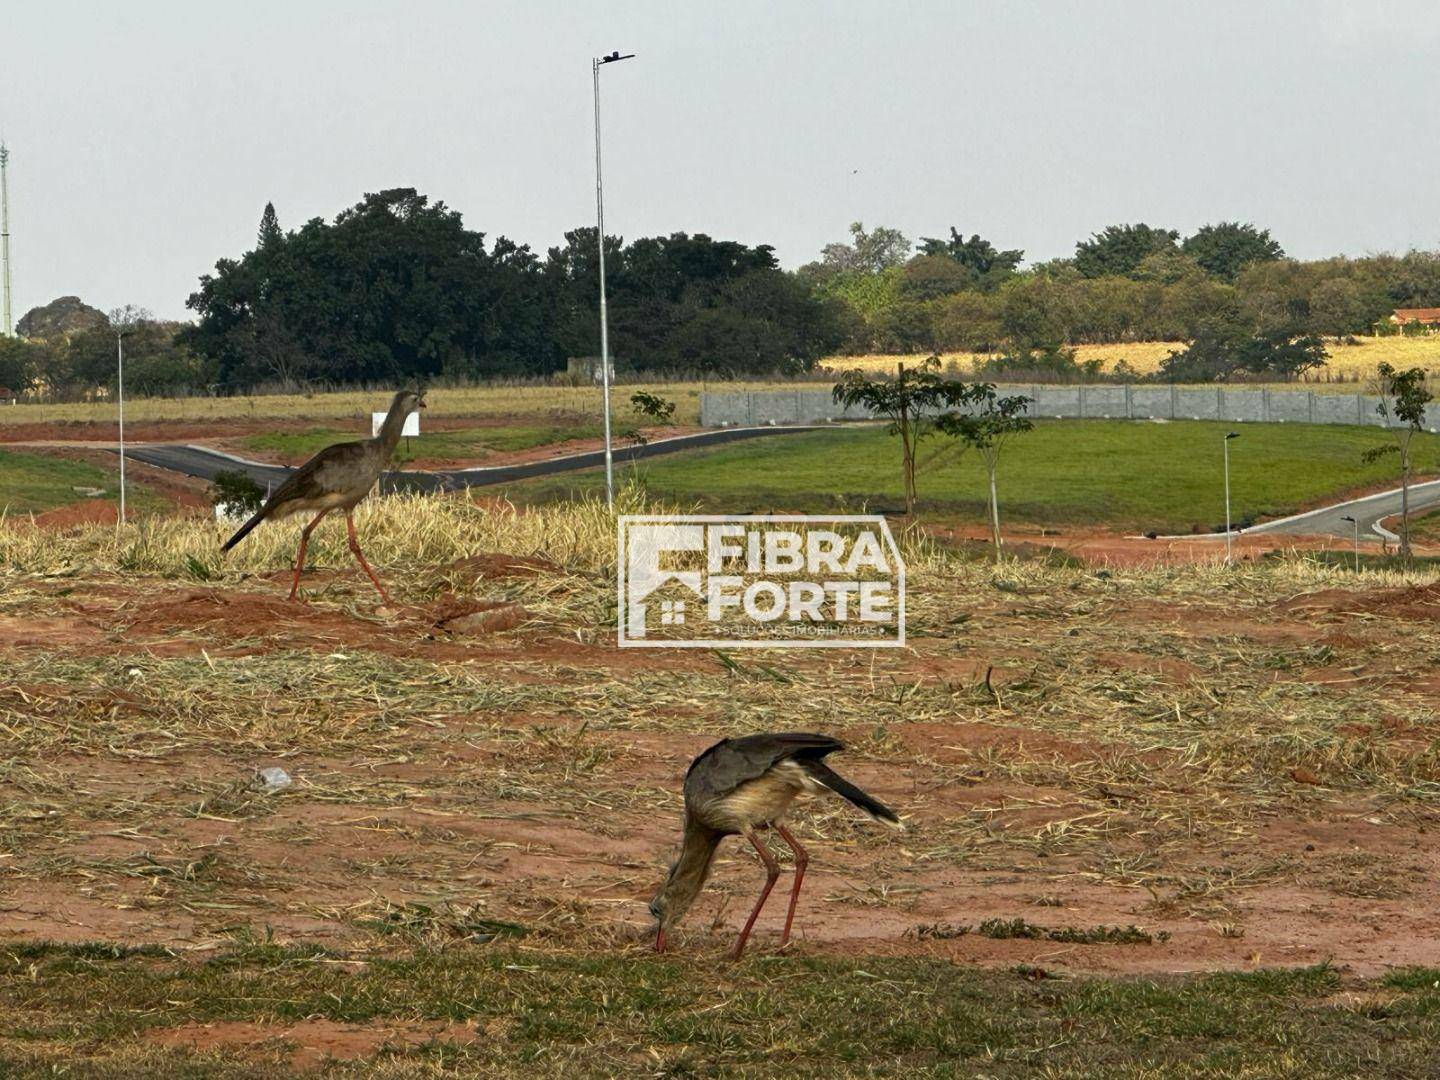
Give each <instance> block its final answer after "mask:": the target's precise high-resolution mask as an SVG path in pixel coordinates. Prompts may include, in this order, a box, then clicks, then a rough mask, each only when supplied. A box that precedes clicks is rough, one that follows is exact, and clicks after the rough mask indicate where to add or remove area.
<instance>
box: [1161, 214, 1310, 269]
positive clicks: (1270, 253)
mask: <svg viewBox="0 0 1440 1080" xmlns="http://www.w3.org/2000/svg"><path fill="white" fill-rule="evenodd" d="M1180 250H1181V251H1182V252H1184V253H1185V254H1186V255H1189V256H1190V257H1191V258H1192V259H1194V260H1195V261H1196V262H1197V263H1198V264H1199V265H1200V266H1201V267H1202V268H1203V269H1204V270H1205V271H1206V273H1209V274H1213V275H1214V276H1215V277H1217V278H1219V279H1220V280H1221V281H1229V282H1233V281H1234V280H1235V279H1236V278H1237V277H1238V276H1239V275H1240V271H1241V270H1242V269H1244V267H1245V266H1246V265H1247V264H1249V263H1253V262H1275V261H1277V260H1279V259H1283V258H1284V257H1285V249H1284V248H1282V247H1281V246H1280V245H1279V244H1278V243H1276V242H1275V241H1274V240H1272V239H1271V238H1270V230H1269V229H1257V228H1256V227H1255V226H1254V225H1249V224H1244V225H1242V224H1241V223H1240V222H1238V221H1222V222H1220V223H1219V224H1218V225H1205V226H1203V227H1201V228H1200V229H1199V230H1198V231H1197V232H1196V233H1195V235H1193V236H1188V237H1186V238H1185V242H1184V243H1183V244H1181V245H1180Z"/></svg>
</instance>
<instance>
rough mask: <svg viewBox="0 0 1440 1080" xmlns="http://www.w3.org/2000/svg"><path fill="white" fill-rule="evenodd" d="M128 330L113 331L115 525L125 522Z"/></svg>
mask: <svg viewBox="0 0 1440 1080" xmlns="http://www.w3.org/2000/svg"><path fill="white" fill-rule="evenodd" d="M128 333H130V331H129V330H116V331H115V390H116V394H115V397H116V401H117V403H118V404H119V406H120V519H119V520H118V521H117V522H116V527H117V528H118V527H119V526H121V525H123V524H125V335H126V334H128Z"/></svg>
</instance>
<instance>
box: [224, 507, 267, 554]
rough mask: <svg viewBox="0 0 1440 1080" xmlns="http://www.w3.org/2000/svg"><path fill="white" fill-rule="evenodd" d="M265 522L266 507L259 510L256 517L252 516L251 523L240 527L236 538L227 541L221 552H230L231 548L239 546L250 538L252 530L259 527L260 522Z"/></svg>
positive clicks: (248, 522)
mask: <svg viewBox="0 0 1440 1080" xmlns="http://www.w3.org/2000/svg"><path fill="white" fill-rule="evenodd" d="M264 520H265V508H264V507H261V508H260V509H259V510H257V511H256V512H255V514H254V516H252V517H251V518H250V520H249V521H247V522H245V524H244V525H241V526H240V528H239V529H238V530H237V531H236V533H235V535H234V536H232V537H230V539H229V540H226V541H225V543H224V544H223V545H221V547H220V550H221V551H229V550H230V549H231V548H233V547H234V546H235V545H236V544H238V543H239V542H240V541H241V540H244V539H245V537H247V536H249V535H250V530H251V529H253V528H255V526H256V525H259V524H260V522H262V521H264Z"/></svg>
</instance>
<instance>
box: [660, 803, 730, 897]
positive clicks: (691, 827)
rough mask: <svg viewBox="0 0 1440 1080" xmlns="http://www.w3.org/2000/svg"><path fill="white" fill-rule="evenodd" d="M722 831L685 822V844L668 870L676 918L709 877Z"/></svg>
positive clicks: (692, 822) (669, 886)
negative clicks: (669, 870) (670, 869)
mask: <svg viewBox="0 0 1440 1080" xmlns="http://www.w3.org/2000/svg"><path fill="white" fill-rule="evenodd" d="M721 836H722V834H720V833H718V832H715V831H714V830H713V829H707V828H705V827H704V826H702V825H699V824H697V823H696V822H694V821H687V822H686V823H685V845H684V847H682V848H681V849H680V858H679V859H677V860H676V861H675V868H674V870H672V871H671V873H670V880H669V882H668V883H667V886H666V887H667V889H668V890H669V892H670V903H671V910H672V911H674V912H675V913H676V916H675V917H676V918H678V917H679V915H680V914H683V913H684V911H685V910H686V909H687V908H689V906H690V904H691V902H692V901H693V900H694V899H695V897H696V896H697V895H699V893H700V890H701V889H702V888H703V887H704V885H705V879H706V878H707V877H709V876H710V864H711V863H712V862H713V861H714V859H715V849H716V848H718V847H719V846H720V840H721Z"/></svg>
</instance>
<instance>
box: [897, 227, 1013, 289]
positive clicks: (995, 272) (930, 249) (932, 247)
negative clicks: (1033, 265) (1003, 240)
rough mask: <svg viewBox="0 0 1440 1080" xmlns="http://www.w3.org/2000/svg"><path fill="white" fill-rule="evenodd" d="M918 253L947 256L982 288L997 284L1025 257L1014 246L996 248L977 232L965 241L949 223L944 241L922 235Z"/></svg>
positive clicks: (989, 287)
mask: <svg viewBox="0 0 1440 1080" xmlns="http://www.w3.org/2000/svg"><path fill="white" fill-rule="evenodd" d="M920 252H921V254H922V255H931V256H937V255H938V256H944V257H945V258H948V259H951V260H952V261H954V262H955V263H956V264H958V265H959V266H961V267H962V268H964V270H965V272H966V275H967V276H968V278H969V280H970V282H971V283H972V284H974V285H976V286H977V287H980V288H985V289H994V288H995V287H997V286H998V285H999V284H1000V282H1001V281H1003V280H1004V279H1005V278H1006V277H1009V276H1010V275H1011V274H1013V273H1014V272H1015V269H1016V268H1017V267H1018V266H1019V265H1020V262H1021V260H1022V259H1024V258H1025V252H1024V251H1022V250H1020V249H1018V248H1016V249H1014V250H1011V251H999V250H997V249H996V247H995V245H994V244H992V243H990V241H988V240H985V239H983V238H982V237H981V236H980V234H979V233H972V234H971V236H970V239H968V240H966V239H965V237H964V236H963V235H961V233H960V232H959V231H957V230H956V228H955V226H954V225H951V226H950V238H949V239H948V240H941V239H937V238H936V237H933V236H922V237H921V238H920Z"/></svg>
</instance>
